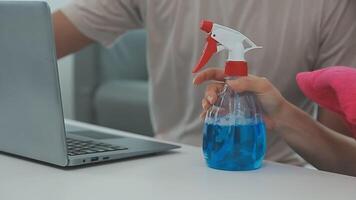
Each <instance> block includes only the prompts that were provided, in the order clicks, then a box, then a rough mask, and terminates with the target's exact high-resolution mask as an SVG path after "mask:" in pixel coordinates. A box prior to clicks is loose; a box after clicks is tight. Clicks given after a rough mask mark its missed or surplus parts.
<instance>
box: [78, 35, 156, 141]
mask: <svg viewBox="0 0 356 200" xmlns="http://www.w3.org/2000/svg"><path fill="white" fill-rule="evenodd" d="M145 41H146V34H145V32H144V31H143V30H135V31H131V32H128V33H127V34H125V35H123V36H121V37H120V38H119V39H118V41H117V43H115V45H114V46H113V47H112V48H110V49H106V48H104V47H101V46H99V45H93V46H91V47H89V48H86V49H84V50H83V51H81V52H79V53H77V54H76V55H75V69H74V77H75V78H74V79H75V81H74V82H75V83H74V84H75V89H74V90H75V94H74V98H75V99H74V101H75V118H76V119H77V120H80V121H85V122H89V123H94V124H98V125H102V126H106V127H110V128H115V129H119V130H126V131H130V132H134V133H138V134H143V135H148V136H152V135H153V131H152V125H151V121H150V117H149V108H148V78H147V69H146V44H145V43H146V42H145Z"/></svg>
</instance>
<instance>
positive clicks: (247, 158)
mask: <svg viewBox="0 0 356 200" xmlns="http://www.w3.org/2000/svg"><path fill="white" fill-rule="evenodd" d="M227 79H234V77H228V78H227ZM203 152H204V157H205V160H206V162H207V164H208V166H209V167H211V168H215V169H221V170H231V171H244V170H253V169H258V168H260V167H261V165H262V162H263V159H264V156H265V152H266V132H265V124H264V121H263V117H262V110H261V107H260V105H259V103H258V101H257V99H256V96H255V95H254V94H253V93H250V92H243V93H236V92H234V91H233V90H232V89H231V88H230V87H229V86H228V85H227V84H225V86H224V89H223V90H222V92H221V93H220V94H219V98H218V100H217V102H216V103H215V104H214V105H213V106H212V107H211V108H210V110H209V111H208V112H207V115H206V118H205V123H204V130H203Z"/></svg>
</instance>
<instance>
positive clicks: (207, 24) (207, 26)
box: [200, 20, 214, 33]
mask: <svg viewBox="0 0 356 200" xmlns="http://www.w3.org/2000/svg"><path fill="white" fill-rule="evenodd" d="M213 24H214V23H213V22H212V21H208V20H204V21H202V22H201V24H200V29H201V30H203V31H205V32H207V33H210V32H211V30H212V29H213Z"/></svg>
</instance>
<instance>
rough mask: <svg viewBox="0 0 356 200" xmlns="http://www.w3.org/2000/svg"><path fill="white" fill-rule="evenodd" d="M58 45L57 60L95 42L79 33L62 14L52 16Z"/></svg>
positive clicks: (56, 13) (59, 12)
mask: <svg viewBox="0 0 356 200" xmlns="http://www.w3.org/2000/svg"><path fill="white" fill-rule="evenodd" d="M52 19H53V28H54V35H55V43H56V52H57V58H58V59H59V58H62V57H64V56H66V55H68V54H71V53H74V52H76V51H78V50H80V49H82V48H83V47H85V46H87V45H89V44H90V43H92V42H93V41H92V40H91V39H90V38H88V37H86V36H85V35H83V34H82V33H80V32H79V30H78V29H77V28H76V27H75V26H74V25H73V24H72V23H71V22H70V21H69V19H68V18H67V17H66V16H65V15H64V14H63V13H62V12H61V11H57V12H55V13H54V14H53V15H52Z"/></svg>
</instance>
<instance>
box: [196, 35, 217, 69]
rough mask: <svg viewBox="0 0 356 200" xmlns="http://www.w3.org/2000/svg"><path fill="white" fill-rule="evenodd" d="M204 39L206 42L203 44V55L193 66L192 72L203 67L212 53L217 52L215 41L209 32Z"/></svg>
mask: <svg viewBox="0 0 356 200" xmlns="http://www.w3.org/2000/svg"><path fill="white" fill-rule="evenodd" d="M206 41H207V43H206V45H205V48H204V51H203V55H202V56H201V57H200V59H199V62H198V64H197V65H196V66H195V67H194V69H193V73H197V72H198V71H199V70H200V69H201V68H202V67H204V65H206V63H208V61H209V59H210V58H211V57H212V56H213V55H214V53H216V52H217V42H216V41H215V40H214V39H213V38H212V37H211V34H209V36H208V38H207V39H206Z"/></svg>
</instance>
